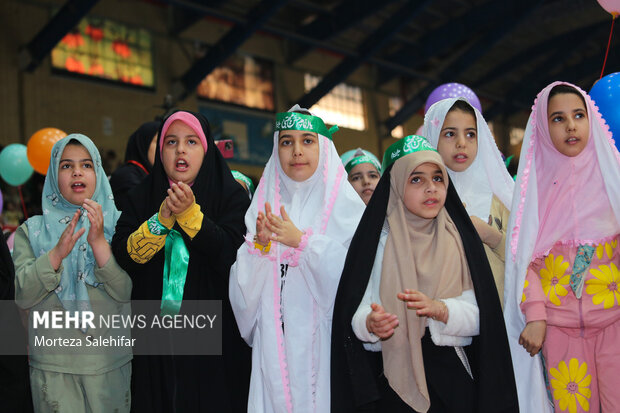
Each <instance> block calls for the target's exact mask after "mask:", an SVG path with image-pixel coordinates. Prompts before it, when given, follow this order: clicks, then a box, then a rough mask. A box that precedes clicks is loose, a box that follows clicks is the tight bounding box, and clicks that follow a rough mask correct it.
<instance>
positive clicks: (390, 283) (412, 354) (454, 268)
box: [380, 151, 473, 412]
mask: <svg viewBox="0 0 620 413" xmlns="http://www.w3.org/2000/svg"><path fill="white" fill-rule="evenodd" d="M426 162H430V163H434V164H436V165H438V166H439V168H440V169H441V171H442V172H443V176H444V180H445V183H446V186H447V185H448V174H447V173H446V169H445V166H444V164H443V162H442V160H441V156H440V155H439V154H438V153H437V152H433V151H419V152H414V153H411V154H409V155H406V156H404V157H402V158H400V159H398V160H397V161H396V162H395V163H394V166H393V168H392V172H391V181H390V199H389V203H388V208H387V220H388V224H389V227H390V233H389V235H388V239H387V242H386V245H385V252H384V256H383V266H382V269H381V292H380V295H381V302H382V303H383V306H384V308H385V309H386V311H387V312H389V313H392V314H396V315H397V316H398V320H399V321H400V323H399V326H398V328H396V330H395V332H394V335H393V336H392V337H390V338H389V339H387V340H385V341H384V342H383V343H382V348H383V364H384V371H385V375H386V377H387V379H388V381H389V383H390V386H391V387H392V389H394V391H395V392H396V393H397V394H398V395H399V396H400V397H401V399H402V400H404V401H405V403H407V404H408V405H409V406H411V407H412V408H413V409H414V410H416V411H418V412H426V411H428V409H429V407H430V398H429V394H428V388H427V385H426V378H425V375H424V362H423V359H422V346H421V339H422V336H423V335H424V330H425V325H426V319H425V318H424V317H419V316H417V315H416V313H415V310H409V309H407V305H406V303H404V302H403V301H400V300H398V299H397V298H396V294H398V293H399V292H402V291H403V290H404V289H405V288H409V289H415V290H418V291H421V292H422V293H424V294H426V295H427V296H428V297H430V298H432V299H441V298H450V297H457V296H459V295H461V294H462V292H463V291H464V290H468V289H471V288H473V287H472V281H471V277H470V274H469V267H468V265H467V260H466V257H465V252H464V250H463V244H462V242H461V237H460V236H459V233H458V230H457V228H456V226H455V225H454V222H452V219H451V218H450V216H449V215H448V212H447V211H446V209H445V208H442V209H441V210H440V212H439V214H438V215H437V217H436V218H434V219H425V218H420V217H418V216H416V215H414V214H413V213H411V212H409V210H408V209H407V207H406V206H405V204H404V202H403V199H404V192H405V185H406V183H407V180H408V179H409V176H410V175H411V173H412V172H413V171H414V169H415V168H417V167H418V166H419V165H421V164H423V163H426Z"/></svg>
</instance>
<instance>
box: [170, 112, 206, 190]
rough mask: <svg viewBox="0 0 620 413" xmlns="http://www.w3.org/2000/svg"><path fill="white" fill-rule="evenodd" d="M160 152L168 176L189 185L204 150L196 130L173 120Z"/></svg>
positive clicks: (203, 155) (198, 169) (194, 176)
mask: <svg viewBox="0 0 620 413" xmlns="http://www.w3.org/2000/svg"><path fill="white" fill-rule="evenodd" d="M161 154H162V156H161V157H162V163H163V165H164V170H165V171H166V175H168V178H170V180H172V181H173V182H179V181H181V182H183V183H185V184H188V185H189V184H191V183H192V182H194V180H195V179H196V176H198V171H200V166H201V165H202V160H203V159H204V157H205V150H204V148H203V147H202V143H200V138H199V137H198V135H196V132H194V130H193V129H192V128H190V127H189V126H188V125H186V124H185V123H183V122H182V121H180V120H175V121H174V122H172V124H171V125H170V127H169V128H168V130H167V131H166V136H164V144H163V147H162V151H161Z"/></svg>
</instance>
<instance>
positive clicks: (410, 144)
mask: <svg viewBox="0 0 620 413" xmlns="http://www.w3.org/2000/svg"><path fill="white" fill-rule="evenodd" d="M419 151H433V152H437V149H435V148H433V146H432V145H431V144H430V142H429V141H427V140H426V138H425V137H423V136H418V135H409V136H405V137H404V138H402V139H400V140H398V141H397V142H396V143H393V144H392V145H390V147H389V148H387V150H386V151H385V155H383V165H382V169H383V170H384V171H385V170H386V169H387V168H388V167H389V166H390V165H392V164H393V163H394V162H396V161H397V160H398V159H400V158H402V157H403V156H405V155H409V154H410V153H414V152H419Z"/></svg>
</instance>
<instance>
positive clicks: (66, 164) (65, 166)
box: [60, 163, 71, 169]
mask: <svg viewBox="0 0 620 413" xmlns="http://www.w3.org/2000/svg"><path fill="white" fill-rule="evenodd" d="M70 167H71V165H69V164H68V163H63V164H62V165H60V169H69V168H70Z"/></svg>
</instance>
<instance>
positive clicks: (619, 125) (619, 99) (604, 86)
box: [589, 72, 620, 149]
mask: <svg viewBox="0 0 620 413" xmlns="http://www.w3.org/2000/svg"><path fill="white" fill-rule="evenodd" d="M589 95H590V97H591V98H592V99H593V100H594V102H595V103H596V106H598V109H599V111H600V112H601V115H603V119H605V122H606V123H607V124H608V125H609V129H610V130H611V133H612V134H613V137H614V139H615V141H616V147H617V148H618V149H620V72H619V73H612V74H610V75H607V76H605V77H604V78H602V79H601V80H599V81H598V82H596V83H595V84H594V86H592V89H591V90H590V93H589Z"/></svg>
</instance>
